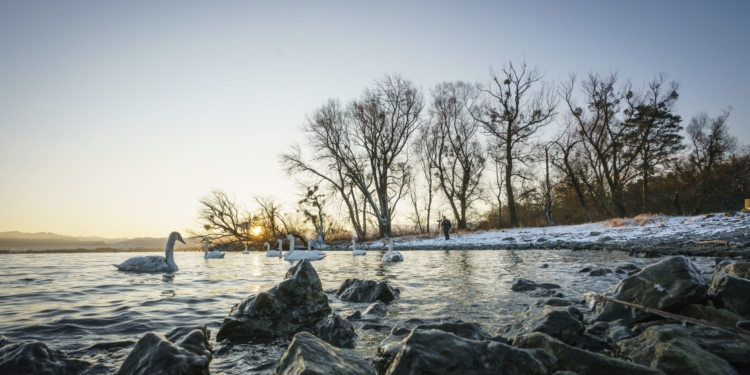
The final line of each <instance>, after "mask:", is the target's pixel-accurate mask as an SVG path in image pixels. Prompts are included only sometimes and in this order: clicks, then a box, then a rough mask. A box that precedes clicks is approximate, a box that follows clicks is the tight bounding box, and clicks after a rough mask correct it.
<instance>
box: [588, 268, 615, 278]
mask: <svg viewBox="0 0 750 375" xmlns="http://www.w3.org/2000/svg"><path fill="white" fill-rule="evenodd" d="M610 273H612V270H611V269H609V268H597V269H595V270H593V271H591V272H589V276H604V275H608V274H610Z"/></svg>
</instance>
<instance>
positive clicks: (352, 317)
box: [346, 310, 362, 321]
mask: <svg viewBox="0 0 750 375" xmlns="http://www.w3.org/2000/svg"><path fill="white" fill-rule="evenodd" d="M360 319H362V313H361V312H359V310H357V311H355V312H353V313H352V314H351V315H348V316H347V317H346V320H349V321H353V320H360Z"/></svg>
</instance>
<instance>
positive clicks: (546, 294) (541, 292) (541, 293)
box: [529, 289, 565, 298]
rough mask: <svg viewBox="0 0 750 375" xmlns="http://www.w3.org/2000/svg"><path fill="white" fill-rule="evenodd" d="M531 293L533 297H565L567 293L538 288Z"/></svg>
mask: <svg viewBox="0 0 750 375" xmlns="http://www.w3.org/2000/svg"><path fill="white" fill-rule="evenodd" d="M529 295H531V296H533V297H539V298H549V297H556V298H565V295H564V294H562V292H559V291H555V290H554V289H537V290H535V291H533V292H531V293H530V294H529Z"/></svg>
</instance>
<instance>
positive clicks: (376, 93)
mask: <svg viewBox="0 0 750 375" xmlns="http://www.w3.org/2000/svg"><path fill="white" fill-rule="evenodd" d="M423 106H424V104H423V99H422V94H421V92H420V91H419V90H418V89H417V88H416V87H414V84H413V83H412V82H411V81H409V80H407V79H405V78H404V77H402V76H398V75H392V76H385V77H384V78H383V79H381V80H379V81H377V82H376V84H375V88H373V89H368V90H365V92H364V94H363V96H362V98H360V99H357V100H354V101H352V102H351V104H350V105H349V106H348V108H347V110H344V109H343V108H341V106H340V104H339V103H338V101H335V100H331V101H329V102H328V103H327V104H326V105H324V106H323V107H321V108H319V109H318V110H317V111H316V112H315V113H314V115H313V116H312V117H311V118H308V120H307V123H306V124H305V127H304V130H305V132H306V133H307V134H308V142H309V144H310V146H311V148H313V149H314V150H317V151H316V153H315V154H314V157H313V160H314V161H317V162H318V163H320V164H322V166H319V167H314V166H313V165H311V164H308V163H305V162H303V161H302V159H301V157H295V155H288V154H283V155H281V161H282V163H284V164H285V166H286V168H287V171H294V170H303V171H307V172H310V173H314V174H316V175H318V176H321V177H322V176H325V175H327V173H328V172H329V170H330V168H331V166H339V167H340V168H341V171H342V172H343V174H344V176H345V178H346V180H347V181H350V182H351V183H352V184H353V185H354V186H356V187H357V188H358V189H359V190H360V192H361V193H362V195H363V196H364V198H365V199H366V200H367V202H368V203H369V205H370V208H371V209H372V214H373V215H375V216H376V217H377V218H378V229H379V235H380V236H381V237H388V236H390V227H391V222H392V220H393V216H394V211H395V208H396V206H397V204H398V201H399V200H400V199H401V198H402V197H403V196H404V194H406V189H407V186H408V182H409V179H410V178H411V175H410V173H409V168H408V167H407V160H406V159H407V155H406V153H405V152H404V151H405V148H406V146H407V144H408V141H409V138H410V137H411V135H412V133H413V132H414V131H415V130H416V129H417V127H418V125H419V122H420V113H421V111H422V108H423ZM317 168H319V169H317Z"/></svg>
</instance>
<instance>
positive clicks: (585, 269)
mask: <svg viewBox="0 0 750 375" xmlns="http://www.w3.org/2000/svg"><path fill="white" fill-rule="evenodd" d="M586 272H591V267H583V268H581V269H580V270H579V271H578V273H586Z"/></svg>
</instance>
